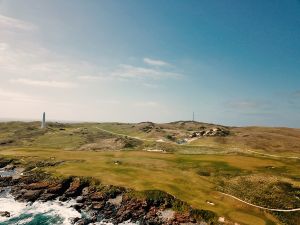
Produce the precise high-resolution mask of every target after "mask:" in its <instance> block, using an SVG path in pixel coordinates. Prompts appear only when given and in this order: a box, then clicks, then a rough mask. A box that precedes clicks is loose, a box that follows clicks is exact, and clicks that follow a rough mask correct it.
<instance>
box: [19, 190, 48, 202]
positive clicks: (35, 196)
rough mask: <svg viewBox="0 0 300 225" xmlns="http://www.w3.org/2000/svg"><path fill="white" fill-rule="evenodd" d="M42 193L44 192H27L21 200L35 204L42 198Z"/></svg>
mask: <svg viewBox="0 0 300 225" xmlns="http://www.w3.org/2000/svg"><path fill="white" fill-rule="evenodd" d="M42 192H43V191H42V190H26V191H25V193H24V194H23V195H21V196H20V200H26V201H30V202H34V201H36V200H37V199H38V198H39V197H40V195H41V193H42Z"/></svg>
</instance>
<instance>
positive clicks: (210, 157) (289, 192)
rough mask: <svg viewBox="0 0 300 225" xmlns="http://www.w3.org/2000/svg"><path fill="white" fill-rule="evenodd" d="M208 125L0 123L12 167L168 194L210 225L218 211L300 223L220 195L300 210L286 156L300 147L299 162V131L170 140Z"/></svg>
mask: <svg viewBox="0 0 300 225" xmlns="http://www.w3.org/2000/svg"><path fill="white" fill-rule="evenodd" d="M201 127H206V128H207V127H218V126H217V125H213V124H204V123H194V122H184V121H180V122H174V123H169V124H153V123H148V122H147V123H140V124H120V123H104V124H92V123H91V124H90V123H84V124H59V123H50V124H49V125H48V128H47V129H45V130H41V129H39V123H19V122H12V123H0V140H1V141H0V143H4V142H5V143H4V144H1V147H0V155H1V157H3V158H5V159H6V160H8V161H9V159H10V158H14V159H16V158H17V159H18V160H19V162H20V163H22V164H23V165H27V170H28V171H30V170H37V169H40V170H42V171H45V172H48V173H51V174H52V175H54V176H57V177H61V176H80V177H90V176H92V177H93V178H95V179H97V180H99V181H101V183H102V184H107V185H115V186H122V187H126V188H131V189H133V190H136V191H139V192H141V193H143V196H144V197H146V198H147V200H148V201H160V200H161V199H162V196H163V197H164V198H163V199H168V198H165V197H166V195H167V196H170V201H169V202H166V204H170V205H171V206H172V208H174V209H176V210H184V209H185V208H186V207H188V206H189V205H191V206H193V207H194V208H195V209H197V210H195V211H194V212H193V213H194V214H195V216H199V217H201V218H204V217H205V218H207V219H208V220H209V219H211V221H214V220H216V218H215V216H213V215H215V213H216V214H217V215H218V216H222V217H224V218H225V220H226V221H231V222H238V223H239V224H268V225H271V224H280V223H281V224H297V223H295V222H299V221H297V218H299V213H298V212H294V213H289V212H287V213H277V212H276V213H275V212H273V213H271V212H267V211H262V210H259V209H256V208H254V207H251V206H248V205H245V204H243V203H241V202H238V201H236V200H234V199H232V198H230V197H227V196H224V195H222V194H221V193H220V192H225V193H228V194H232V195H234V196H236V197H239V198H241V199H243V200H245V201H248V202H250V203H253V204H257V205H260V206H264V207H269V208H285V209H289V208H293V207H299V197H300V196H299V188H300V181H299V179H300V163H299V160H298V159H297V158H287V157H288V156H289V151H290V149H286V151H284V148H285V147H289V148H290V147H292V146H296V147H295V149H292V150H291V155H293V156H296V157H297V156H298V154H299V151H298V149H297V146H298V144H299V138H298V136H297V135H298V134H299V130H297V129H287V128H282V129H281V128H278V129H277V128H231V127H223V126H220V127H221V128H224V129H229V130H230V135H229V136H226V137H201V138H199V139H195V140H192V141H191V142H190V143H189V142H188V143H185V144H177V143H176V141H174V140H172V139H171V138H168V137H171V136H172V137H174V138H176V140H177V139H182V138H184V137H188V135H189V134H190V133H192V132H195V131H197V129H200V128H201ZM256 131H257V132H258V133H256ZM243 132H244V133H243ZM168 135H171V136H168ZM245 135H249V136H245ZM263 135H265V136H263ZM270 138H271V140H270ZM5 140H10V141H5ZM266 140H268V141H269V142H270V141H271V142H272V143H273V141H274V143H277V142H280V143H281V144H280V146H281V147H279V145H277V147H276V146H275V145H272V144H271V145H270V148H261V147H260V146H259V145H261V146H263V145H264V144H263V143H267V141H266ZM254 141H255V142H256V145H254V144H253V142H254ZM246 149H247V150H253V151H254V152H258V153H262V154H254V153H253V152H249V151H246ZM146 150H162V152H151V151H146ZM274 155H275V156H274ZM41 161H42V163H41ZM1 162H2V161H1ZM1 162H0V163H1ZM3 162H4V161H3ZM6 162H7V161H6ZM153 190H156V191H153ZM158 190H159V191H158ZM167 193H168V194H167ZM172 196H176V197H177V198H178V199H180V200H183V202H186V203H182V202H177V201H176V200H174V199H173V198H172ZM177 198H176V199H177ZM172 199H173V200H172ZM207 210H208V211H211V212H213V213H212V214H210V213H207Z"/></svg>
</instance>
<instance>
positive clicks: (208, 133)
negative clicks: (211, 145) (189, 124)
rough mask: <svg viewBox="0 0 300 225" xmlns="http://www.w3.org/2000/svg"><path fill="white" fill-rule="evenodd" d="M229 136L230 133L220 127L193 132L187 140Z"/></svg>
mask: <svg viewBox="0 0 300 225" xmlns="http://www.w3.org/2000/svg"><path fill="white" fill-rule="evenodd" d="M229 134H230V131H229V130H227V129H225V128H221V127H214V128H209V129H203V130H200V131H195V132H193V133H192V134H191V135H190V136H189V138H195V137H225V136H228V135H229Z"/></svg>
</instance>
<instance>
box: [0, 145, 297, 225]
mask: <svg viewBox="0 0 300 225" xmlns="http://www.w3.org/2000/svg"><path fill="white" fill-rule="evenodd" d="M0 154H1V155H5V156H10V157H18V158H23V160H26V161H31V160H32V161H36V160H49V158H51V157H55V160H58V161H61V160H63V161H65V163H63V164H60V165H57V166H54V167H49V168H47V171H49V172H51V173H55V174H57V175H63V176H69V175H74V176H93V177H95V178H97V179H99V180H101V182H103V183H105V184H112V185H116V186H124V187H129V188H133V189H136V190H141V191H143V190H162V191H166V192H167V193H170V194H172V195H174V196H176V197H178V198H179V199H181V200H183V201H186V202H188V203H189V204H191V205H192V206H194V207H196V208H199V209H208V210H212V211H214V212H216V213H218V214H219V215H224V216H227V217H229V218H231V219H233V220H235V216H232V215H235V214H232V213H235V212H236V211H237V210H241V209H243V208H244V207H245V206H244V205H241V206H240V205H237V204H236V202H234V201H232V200H231V199H228V198H224V197H223V196H221V195H220V194H218V192H216V191H215V188H216V186H217V185H218V184H217V183H216V182H215V180H214V179H215V178H216V177H218V174H216V176H215V177H214V179H211V178H210V177H205V176H200V175H199V174H198V171H199V168H210V169H211V168H214V169H215V171H221V172H223V171H235V172H236V173H240V172H241V171H248V172H251V171H255V170H257V169H261V168H262V167H264V166H265V165H269V166H274V167H283V166H286V167H288V166H291V164H290V163H286V162H282V161H278V160H272V159H263V158H257V157H250V156H236V155H235V156H230V155H229V156H228V155H224V156H222V155H181V154H159V153H150V152H142V151H117V152H80V151H66V150H56V149H42V150H41V149H39V148H36V149H33V148H29V149H28V148H16V149H11V148H10V149H3V150H1V151H0ZM115 160H119V161H120V162H121V163H120V164H119V165H115V164H114V161H115ZM287 164H289V165H287ZM292 172H293V173H297V168H295V170H293V171H292ZM216 173H218V172H216ZM207 200H209V201H212V202H214V203H215V206H211V205H209V204H207V203H206V201H207ZM252 210H253V209H251V208H249V210H248V211H247V213H245V212H244V214H246V215H248V216H249V217H251V218H257V221H261V220H262V221H269V219H268V218H266V216H265V215H264V214H263V213H255V214H253V212H252ZM245 218H248V217H247V216H246V217H245ZM240 220H242V221H243V223H244V224H251V223H248V222H247V219H243V217H240ZM242 221H239V222H242Z"/></svg>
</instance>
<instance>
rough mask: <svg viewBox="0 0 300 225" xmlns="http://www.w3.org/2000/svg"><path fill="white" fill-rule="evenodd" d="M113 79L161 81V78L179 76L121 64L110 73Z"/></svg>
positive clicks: (178, 75)
mask: <svg viewBox="0 0 300 225" xmlns="http://www.w3.org/2000/svg"><path fill="white" fill-rule="evenodd" d="M111 75H112V76H113V77H118V78H123V79H133V78H137V79H140V78H151V79H161V78H179V77H181V75H180V74H178V73H174V72H168V71H162V70H159V69H149V68H144V67H137V66H132V65H125V64H121V65H119V67H118V68H117V69H116V70H115V71H113V72H112V74H111Z"/></svg>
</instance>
